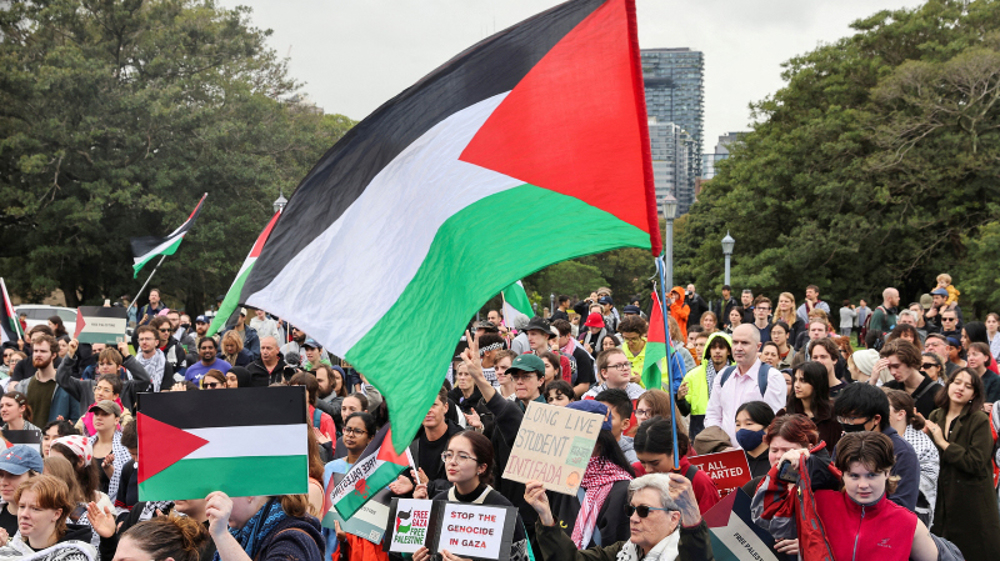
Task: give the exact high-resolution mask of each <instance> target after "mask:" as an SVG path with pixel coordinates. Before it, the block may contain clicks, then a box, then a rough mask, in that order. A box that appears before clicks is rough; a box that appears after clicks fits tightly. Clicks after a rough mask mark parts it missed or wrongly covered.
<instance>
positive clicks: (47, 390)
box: [16, 334, 80, 426]
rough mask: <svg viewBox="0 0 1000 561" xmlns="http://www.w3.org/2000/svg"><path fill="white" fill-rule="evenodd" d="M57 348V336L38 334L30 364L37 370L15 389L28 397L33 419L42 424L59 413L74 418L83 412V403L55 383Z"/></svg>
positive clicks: (34, 339)
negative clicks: (54, 360) (54, 362)
mask: <svg viewBox="0 0 1000 561" xmlns="http://www.w3.org/2000/svg"><path fill="white" fill-rule="evenodd" d="M58 348H59V347H58V344H57V343H56V339H55V337H52V336H51V335H41V334H40V335H36V336H35V337H34V338H33V339H32V341H31V364H32V366H34V367H35V374H34V375H33V376H31V377H30V378H28V379H26V380H21V381H20V382H18V383H17V387H16V391H19V392H21V393H23V394H24V395H25V396H27V398H28V399H27V404H28V405H29V406H30V407H31V412H32V415H31V418H32V420H35V421H37V422H39V423H41V425H42V426H44V424H45V423H48V422H49V421H53V420H55V419H56V418H57V417H59V416H62V417H63V418H64V419H75V418H77V417H79V413H80V404H79V403H78V402H77V401H76V400H74V399H73V398H71V397H70V396H69V394H68V393H66V390H64V389H62V388H60V387H59V384H57V383H56V367H55V364H53V359H54V358H55V356H56V349H58ZM74 405H75V407H73V406H74Z"/></svg>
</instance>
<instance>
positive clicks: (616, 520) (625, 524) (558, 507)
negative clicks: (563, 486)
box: [547, 481, 631, 547]
mask: <svg viewBox="0 0 1000 561" xmlns="http://www.w3.org/2000/svg"><path fill="white" fill-rule="evenodd" d="M629 483H631V482H630V481H615V482H614V483H613V484H612V485H611V492H610V493H608V496H607V498H606V499H605V500H604V504H603V505H601V511H600V512H599V513H597V526H596V527H595V528H594V533H595V535H596V534H597V532H598V531H600V533H601V545H611V544H613V543H615V542H621V541H626V540H628V539H629V537H630V536H631V531H630V530H629V519H628V516H625V505H626V504H628V485H629ZM547 494H548V496H549V504H550V505H551V508H552V516H553V518H555V519H556V521H557V522H558V523H559V526H560V527H561V528H562V529H563V530H564V531H565V532H566V535H568V536H572V535H573V527H574V526H575V525H576V517H577V515H579V514H580V499H578V498H577V497H571V496H569V495H564V494H562V493H555V492H552V491H547ZM596 545H597V542H596V541H595V540H594V538H591V539H590V543H589V544H587V547H594V546H596Z"/></svg>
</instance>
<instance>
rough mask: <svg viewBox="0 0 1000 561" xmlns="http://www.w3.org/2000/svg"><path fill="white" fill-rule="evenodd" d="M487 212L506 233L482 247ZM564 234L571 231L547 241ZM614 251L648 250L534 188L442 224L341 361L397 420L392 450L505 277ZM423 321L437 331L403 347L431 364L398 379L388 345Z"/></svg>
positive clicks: (606, 219)
mask: <svg viewBox="0 0 1000 561" xmlns="http://www.w3.org/2000/svg"><path fill="white" fill-rule="evenodd" d="M552 209H559V212H555V213H554V212H552ZM484 216H488V217H490V221H491V222H492V223H495V224H504V225H506V227H507V230H506V232H505V233H504V234H503V235H501V236H495V237H491V238H490V241H489V243H488V244H487V246H484V245H483V238H482V237H481V236H475V235H470V234H469V233H470V232H477V231H481V230H482V223H483V217H484ZM580 224H586V225H587V227H586V228H582V229H581V228H580ZM562 231H572V232H574V234H573V235H572V236H555V237H553V236H551V235H549V233H550V232H562ZM620 247H640V248H646V249H649V248H650V241H649V234H648V233H646V232H644V231H642V230H641V229H639V228H636V227H635V226H632V225H631V224H628V223H626V222H624V221H622V220H620V219H619V218H617V217H615V216H614V215H612V214H610V213H608V212H605V211H603V210H600V209H598V208H595V207H593V206H591V205H589V204H587V203H585V202H583V201H581V200H579V199H577V198H574V197H570V196H567V195H562V194H560V193H556V192H554V191H550V190H548V189H542V188H539V187H535V186H532V185H522V186H520V187H515V188H513V189H509V190H506V191H503V192H500V193H497V194H495V195H491V196H489V197H486V198H483V199H480V200H478V201H476V202H475V203H473V204H471V205H469V206H467V207H465V208H464V209H462V210H461V211H459V212H458V213H456V214H455V215H453V216H452V217H450V218H449V219H448V220H447V221H445V223H444V224H442V225H441V227H440V228H439V229H438V232H437V234H436V235H435V236H434V241H433V243H432V244H431V246H430V248H428V251H427V254H426V257H425V258H424V260H423V262H422V264H421V265H420V269H419V270H418V271H417V274H416V275H415V276H414V278H413V279H412V280H411V281H410V283H409V284H408V285H407V286H406V288H405V289H404V290H403V292H402V294H400V295H399V298H398V299H397V300H396V303H395V304H393V306H392V307H391V308H390V309H389V310H388V311H387V312H386V313H385V314H384V315H383V316H382V317H381V318H380V319H379V321H378V323H376V324H375V325H374V326H373V327H372V328H371V329H370V330H369V331H368V332H367V333H366V334H365V335H364V337H362V338H361V340H359V341H358V343H357V344H355V345H354V346H353V347H352V348H351V349H350V350H349V351H348V352H347V353H346V355H347V356H346V357H345V358H346V359H347V360H348V361H349V362H350V363H351V364H354V365H358V366H359V370H360V371H362V372H364V373H365V375H366V376H367V378H368V380H369V381H370V382H371V383H372V384H374V385H375V387H377V388H378V389H379V390H380V391H381V392H382V394H383V395H384V396H385V399H386V401H387V405H388V407H389V410H390V411H392V412H393V414H394V420H393V431H392V436H393V445H394V447H395V448H396V450H402V449H403V448H405V447H406V446H407V445H409V443H410V441H411V439H412V438H413V435H414V434H416V431H417V429H418V428H419V427H420V423H421V422H422V421H423V419H424V415H425V414H426V413H427V410H428V409H429V408H430V406H431V405H432V404H433V403H434V399H435V396H436V395H437V392H438V390H439V389H440V388H441V382H442V381H443V380H444V376H445V372H446V371H447V369H448V361H449V359H450V357H451V356H452V355H453V351H454V350H455V340H456V339H457V338H458V336H459V335H460V334H461V333H462V331H463V329H465V327H466V322H467V319H468V318H469V317H470V316H471V315H472V314H473V313H475V310H476V309H477V308H478V307H479V306H481V305H482V304H483V302H485V301H486V300H488V299H489V298H491V297H492V296H494V295H496V294H497V293H498V292H500V291H501V290H502V289H503V288H505V287H506V286H508V285H509V284H510V282H511V280H513V279H520V278H524V277H525V276H527V275H529V274H531V273H534V272H535V271H538V270H539V269H542V268H543V267H547V266H548V265H551V264H552V263H556V262H559V261H563V260H566V259H573V258H575V257H580V256H583V255H590V254H592V253H599V252H602V251H609V250H612V249H617V248H620ZM455 279H463V282H462V283H456V282H455ZM427 317H433V318H437V321H438V324H437V327H436V328H435V329H433V330H426V331H425V332H417V333H415V334H410V335H411V337H410V339H409V341H408V344H410V345H412V346H413V348H417V349H421V356H423V357H428V359H429V360H430V364H428V365H426V367H424V368H422V369H421V375H420V377H413V376H398V372H399V364H398V362H397V361H396V359H395V358H394V357H393V355H391V353H385V352H383V351H384V348H385V342H386V341H392V340H395V339H397V338H398V337H399V326H401V325H420V324H421V322H423V321H426V318H427Z"/></svg>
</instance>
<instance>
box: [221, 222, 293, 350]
mask: <svg viewBox="0 0 1000 561" xmlns="http://www.w3.org/2000/svg"><path fill="white" fill-rule="evenodd" d="M279 216H281V211H280V210H279V211H278V212H276V213H274V216H272V217H271V220H270V221H268V223H267V226H265V227H264V231H263V232H261V233H260V235H259V236H257V241H256V242H254V244H253V247H252V248H250V255H247V258H246V259H245V260H244V261H243V265H241V266H240V270H239V272H238V273H236V280H234V281H233V286H231V287H229V292H227V293H226V297H225V298H224V299H223V300H222V304H220V305H219V311H218V312H216V313H215V318H213V319H212V325H209V326H208V332H207V333H206V335H208V336H209V337H211V336H213V335H215V334H216V333H218V332H219V330H221V329H222V328H223V327H225V326H226V325H228V324H229V323H230V321H229V320H230V319H232V320H233V323H235V322H236V320H235V318H233V314H236V313H238V311H239V309H240V292H241V291H242V290H243V284H244V283H245V282H246V281H247V277H248V276H250V271H251V270H252V269H253V264H254V263H256V262H257V257H259V256H260V250H261V249H262V248H263V247H264V242H266V241H267V237H268V236H270V235H271V229H272V228H274V223H275V222H277V221H278V217H279Z"/></svg>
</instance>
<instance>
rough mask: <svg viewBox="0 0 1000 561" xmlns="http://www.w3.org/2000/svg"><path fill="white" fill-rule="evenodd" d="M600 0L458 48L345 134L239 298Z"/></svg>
mask: <svg viewBox="0 0 1000 561" xmlns="http://www.w3.org/2000/svg"><path fill="white" fill-rule="evenodd" d="M604 3H605V0H573V1H570V2H566V3H564V4H560V5H558V6H555V7H554V8H552V9H550V10H548V11H546V12H542V13H540V14H538V15H536V16H534V17H532V18H530V19H528V20H525V21H523V22H521V23H519V24H517V25H515V26H512V27H509V28H507V29H505V30H504V31H501V32H499V33H497V34H495V35H493V36H491V37H487V38H486V39H484V40H482V41H480V42H479V43H477V44H476V45H474V46H472V47H470V48H468V49H466V50H465V51H463V52H462V53H460V54H459V55H457V56H455V57H454V58H453V59H451V60H450V61H448V62H446V63H444V64H443V65H441V66H440V67H438V68H437V69H435V70H434V71H433V72H431V73H430V74H428V75H427V76H425V77H424V78H422V79H421V80H420V81H419V82H417V83H416V84H414V85H413V86H410V87H409V88H408V89H406V90H405V91H403V92H402V93H401V94H399V95H397V96H396V97H395V98H393V99H391V100H389V101H387V102H386V103H384V104H383V105H382V106H381V107H379V108H378V109H376V110H375V111H374V112H373V113H372V114H371V115H369V116H368V117H366V118H365V119H364V120H363V121H361V122H360V123H358V124H357V125H356V126H355V127H354V128H352V129H351V130H350V131H348V132H347V134H345V135H344V137H343V138H341V139H340V141H339V142H337V143H336V144H335V145H334V146H333V147H332V148H330V150H329V151H327V153H326V154H325V155H324V156H323V158H322V159H321V160H320V161H319V163H317V164H316V165H315V166H314V167H313V169H312V170H311V171H310V172H309V174H308V175H306V177H305V179H303V180H302V182H301V183H300V184H299V186H298V188H297V189H296V190H295V193H294V194H293V196H292V197H291V200H290V201H289V202H288V206H286V207H285V209H284V211H283V212H282V217H281V220H279V221H278V223H277V224H275V226H274V230H273V231H272V232H271V236H270V237H269V238H268V240H267V245H265V246H264V250H263V252H262V253H261V256H260V258H259V259H258V260H257V262H256V263H255V264H254V268H253V271H252V272H251V273H250V277H249V278H248V279H247V281H246V284H245V285H244V287H243V291H242V293H241V295H240V302H245V301H246V299H247V297H248V296H249V295H251V294H253V293H254V292H257V291H259V290H261V289H262V288H264V287H265V286H267V285H268V284H269V283H270V282H271V280H272V279H273V278H274V277H275V276H277V274H278V273H279V272H280V271H281V270H282V269H284V267H285V265H287V264H288V263H289V262H290V261H291V260H292V259H293V258H294V257H295V256H296V255H298V253H299V252H300V251H302V249H303V248H304V247H305V246H306V245H308V244H309V243H310V242H311V241H312V240H313V239H315V238H316V237H317V236H319V235H320V234H321V233H322V232H323V231H324V230H325V229H326V228H327V227H329V225H330V224H332V223H333V222H335V221H336V220H337V219H338V218H340V216H341V214H343V213H344V211H345V210H347V208H348V207H349V206H351V204H353V203H354V201H355V200H356V199H357V198H358V197H360V196H361V193H363V192H364V190H365V189H366V188H367V187H368V184H369V183H370V182H371V180H372V179H373V178H374V177H375V176H376V175H377V174H378V173H379V172H380V171H382V168H384V167H385V166H386V165H388V164H389V162H391V161H392V160H393V159H395V158H396V156H398V155H399V154H400V153H401V152H402V151H403V150H405V149H406V148H407V147H408V146H409V145H410V144H411V143H413V141H414V140H416V139H417V138H419V137H420V136H421V135H423V134H424V133H426V132H427V131H428V130H430V129H431V128H433V127H434V125H437V124H438V123H440V122H441V121H443V120H444V119H446V118H448V117H449V116H451V115H453V114H455V113H457V112H459V111H461V110H462V109H465V108H467V107H470V106H472V105H475V104H476V103H479V102H481V101H483V100H485V99H489V98H491V97H493V96H495V95H497V94H500V93H503V92H506V91H510V90H512V89H514V86H516V85H517V84H518V82H520V81H521V80H522V79H523V78H524V76H525V75H526V74H527V73H528V71H530V70H531V69H532V68H533V67H534V66H535V65H536V64H538V61H540V60H541V59H542V57H544V56H545V55H546V54H547V53H548V52H549V50H550V49H552V47H553V46H555V44H556V43H558V42H559V41H560V40H561V39H562V38H563V37H564V36H565V35H566V34H567V33H569V32H570V31H571V30H572V29H573V28H575V27H576V26H577V25H578V24H579V23H580V22H581V21H583V20H584V19H585V18H586V17H587V16H589V15H590V14H591V13H592V12H593V11H594V10H596V9H597V8H598V7H600V6H601V5H602V4H604Z"/></svg>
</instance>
